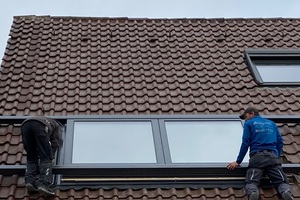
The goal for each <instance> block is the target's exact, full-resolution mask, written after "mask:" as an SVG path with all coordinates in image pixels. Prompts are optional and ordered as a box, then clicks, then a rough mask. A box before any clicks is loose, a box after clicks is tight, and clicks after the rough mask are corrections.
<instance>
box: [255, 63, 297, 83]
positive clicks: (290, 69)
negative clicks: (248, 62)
mask: <svg viewBox="0 0 300 200" xmlns="http://www.w3.org/2000/svg"><path fill="white" fill-rule="evenodd" d="M256 67H257V70H258V72H259V74H260V76H261V78H262V79H263V82H289V83H290V82H300V65H277V64H276V65H267V64H257V65H256Z"/></svg>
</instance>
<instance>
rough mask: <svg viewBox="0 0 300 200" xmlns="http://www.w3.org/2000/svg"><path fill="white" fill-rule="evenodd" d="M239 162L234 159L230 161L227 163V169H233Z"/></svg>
mask: <svg viewBox="0 0 300 200" xmlns="http://www.w3.org/2000/svg"><path fill="white" fill-rule="evenodd" d="M239 165H240V164H239V163H237V162H236V161H234V162H232V163H229V164H228V165H227V169H229V170H234V169H235V168H236V167H238V166H239Z"/></svg>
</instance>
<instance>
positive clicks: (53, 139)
mask: <svg viewBox="0 0 300 200" xmlns="http://www.w3.org/2000/svg"><path fill="white" fill-rule="evenodd" d="M53 125H54V127H53V133H52V134H51V136H50V143H51V148H52V155H53V156H54V155H55V153H56V151H57V149H58V147H59V146H60V145H61V143H62V132H63V125H62V124H60V123H59V122H56V121H54V122H53Z"/></svg>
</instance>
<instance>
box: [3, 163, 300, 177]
mask: <svg viewBox="0 0 300 200" xmlns="http://www.w3.org/2000/svg"><path fill="white" fill-rule="evenodd" d="M282 167H283V170H284V172H285V173H300V164H282ZM25 169H26V165H0V174H1V175H5V176H8V175H24V173H25ZM246 170H247V166H246V165H241V167H238V168H236V169H235V170H234V171H230V170H228V169H227V168H226V166H224V165H215V166H213V165H205V166H201V165H199V166H193V167H184V166H160V167H157V166H153V167H139V166H135V167H133V166H128V167H114V168H111V166H110V167H99V166H76V165H69V166H67V165H61V166H59V165H55V166H53V174H61V175H63V176H64V177H66V178H75V177H76V178H84V177H88V178H150V177H157V178H169V177H177V178H193V177H201V178H211V177H220V178H224V177H244V176H245V173H246Z"/></svg>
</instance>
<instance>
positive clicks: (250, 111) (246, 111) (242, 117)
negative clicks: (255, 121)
mask: <svg viewBox="0 0 300 200" xmlns="http://www.w3.org/2000/svg"><path fill="white" fill-rule="evenodd" d="M252 112H254V115H259V112H258V110H257V108H254V107H248V108H247V109H246V110H245V111H244V113H243V114H241V115H240V118H241V119H245V115H246V113H252Z"/></svg>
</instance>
